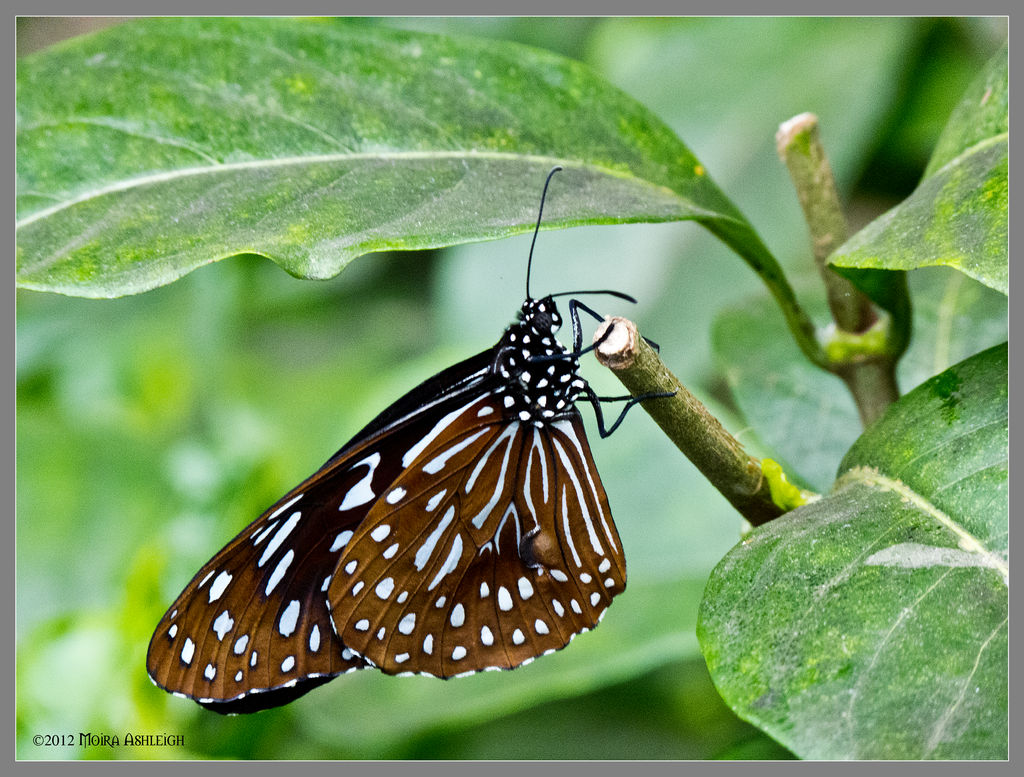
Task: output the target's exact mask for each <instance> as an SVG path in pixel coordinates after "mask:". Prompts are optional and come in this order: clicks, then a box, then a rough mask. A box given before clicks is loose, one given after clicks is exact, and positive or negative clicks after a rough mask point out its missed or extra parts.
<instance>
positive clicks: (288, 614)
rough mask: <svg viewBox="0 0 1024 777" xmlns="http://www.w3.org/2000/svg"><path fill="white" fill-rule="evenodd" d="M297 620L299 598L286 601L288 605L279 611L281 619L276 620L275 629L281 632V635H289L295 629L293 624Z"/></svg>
mask: <svg viewBox="0 0 1024 777" xmlns="http://www.w3.org/2000/svg"><path fill="white" fill-rule="evenodd" d="M298 622H299V600H298V599H292V600H291V601H290V602H288V606H287V607H285V608H284V612H283V613H281V620H279V621H278V622H277V630H278V631H279V632H280V633H281V636H282V637H290V636H291V635H292V633H293V632H294V631H295V626H296V624H297V623H298Z"/></svg>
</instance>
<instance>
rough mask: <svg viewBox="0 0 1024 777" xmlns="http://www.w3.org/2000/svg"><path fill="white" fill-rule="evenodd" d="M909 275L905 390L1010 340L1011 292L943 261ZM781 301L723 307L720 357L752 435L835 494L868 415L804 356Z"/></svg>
mask: <svg viewBox="0 0 1024 777" xmlns="http://www.w3.org/2000/svg"><path fill="white" fill-rule="evenodd" d="M880 272H881V271H880ZM908 281H909V284H910V288H911V291H912V293H913V298H914V305H913V316H914V326H913V328H914V332H915V335H914V339H913V340H912V342H911V343H910V347H909V349H908V350H907V353H906V355H905V356H904V358H903V359H901V360H900V363H899V369H898V376H897V377H898V379H899V384H900V386H901V387H902V388H903V389H904V390H907V389H909V388H910V387H913V386H916V385H917V384H919V383H921V382H922V381H924V380H926V379H927V378H929V377H931V376H932V375H935V374H937V373H939V372H941V371H942V370H944V369H946V368H947V367H949V366H950V365H951V364H953V363H955V362H957V361H960V360H962V359H965V358H967V357H968V356H970V355H971V354H974V353H977V352H978V351H980V350H982V349H984V348H988V347H990V346H992V345H993V344H995V343H999V342H1002V341H1004V340H1006V337H1007V327H1006V314H1007V304H1006V302H1007V301H1006V297H1005V296H1003V295H1002V294H1000V293H998V292H996V291H993V290H991V289H989V288H987V287H985V286H983V285H982V284H980V283H977V282H976V281H972V280H971V279H970V278H967V277H966V276H964V275H962V274H960V273H954V272H950V271H949V270H946V269H941V268H927V269H922V270H920V271H918V272H915V273H911V274H910V275H909V276H908ZM802 297H803V299H804V300H805V301H806V304H807V308H808V311H809V312H810V313H811V314H812V315H814V316H815V318H817V319H818V320H825V319H826V317H827V316H828V311H827V309H826V307H825V303H824V300H822V299H821V298H820V295H819V296H815V295H814V294H813V293H812V291H811V290H808V293H806V294H804V295H802ZM773 308H774V305H773V304H772V302H771V300H769V299H768V298H767V297H766V296H764V295H761V296H759V297H757V298H753V299H748V300H745V301H744V302H743V304H742V305H739V306H737V307H734V308H730V309H726V310H723V311H722V312H721V313H720V314H719V315H718V316H717V317H716V319H715V322H714V326H713V328H712V345H713V348H714V351H715V357H716V360H717V362H718V365H719V367H720V369H721V370H722V372H723V374H724V376H725V379H726V381H728V384H729V388H730V390H731V394H732V397H733V399H734V400H735V402H736V403H737V405H739V408H740V410H741V412H742V414H743V417H744V419H745V420H746V422H747V424H748V429H747V430H746V431H745V432H744V435H749V434H750V432H751V431H752V432H753V433H754V435H756V437H757V439H758V441H759V442H760V443H761V444H762V445H763V446H767V451H766V455H770V456H772V457H773V458H776V459H780V460H781V461H783V462H784V463H785V467H784V469H785V470H786V472H787V474H789V475H790V476H791V477H793V476H795V477H796V478H797V480H798V482H800V483H802V484H804V485H806V486H809V487H811V488H813V489H815V490H817V491H821V492H823V491H827V490H828V489H829V488H830V487H831V485H832V482H833V480H834V479H835V476H836V471H837V468H838V466H839V462H840V460H841V459H842V457H843V455H844V454H845V453H846V451H847V449H848V448H849V447H850V446H851V445H852V444H853V442H854V441H855V440H856V439H857V437H858V436H859V435H860V434H861V431H862V428H861V424H860V419H859V418H858V415H857V409H856V407H855V406H854V404H853V400H852V399H851V397H850V395H849V393H848V392H847V391H845V390H844V389H843V386H842V383H841V382H840V381H839V379H838V378H836V377H835V376H833V375H829V374H826V373H824V372H822V371H821V370H819V369H816V368H815V367H814V366H813V365H811V364H809V363H808V362H807V360H806V359H805V358H803V356H802V355H801V353H800V351H799V350H798V349H797V348H796V346H795V345H794V344H793V343H792V341H791V340H790V338H788V337H786V332H785V329H784V326H783V322H782V320H781V319H780V317H779V316H778V314H776V313H775V312H774V311H773V310H772V309H773ZM743 439H747V438H746V436H744V438H743Z"/></svg>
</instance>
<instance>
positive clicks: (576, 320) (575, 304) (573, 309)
mask: <svg viewBox="0 0 1024 777" xmlns="http://www.w3.org/2000/svg"><path fill="white" fill-rule="evenodd" d="M579 310H583V311H584V312H585V313H589V314H590V315H591V316H593V317H594V318H595V319H597V320H598V321H602V322H603V321H604V316H602V315H601V314H599V313H598V312H597V311H595V310H593V309H592V308H590V307H588V306H587V305H584V304H583V303H582V302H580V301H579V300H578V299H571V300H569V320H570V321H571V322H572V343H573V348H572V350H573V355H574V356H582V355H583V354H585V353H587V352H589V351H592V350H594V349H595V348H596V347H597V346H599V345H600V344H601V343H603V342H604V341H605V339H606V338H607V337H608V335H610V334H611V331H612V329H613V328H614V325H613V326H610V327H608V328H607V329H606V330H605V333H604V334H603V335H602V336H601V339H600V340H598V341H597V342H596V343H594V344H593V345H592V346H590V347H588V348H585V349H583V350H581V349H580V348H581V346H582V345H583V327H582V326H581V325H580V314H579ZM641 337H643V335H641ZM644 342H645V343H647V344H648V345H649V346H651V348H653V349H654V350H655V351H656V352H657V351H660V350H661V346H660V345H658V344H657V343H656V342H654V341H653V340H651V339H649V338H647V337H644Z"/></svg>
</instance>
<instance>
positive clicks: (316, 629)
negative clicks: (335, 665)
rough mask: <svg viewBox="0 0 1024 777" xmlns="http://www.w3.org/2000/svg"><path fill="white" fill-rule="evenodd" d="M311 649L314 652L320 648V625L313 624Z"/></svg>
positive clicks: (310, 640)
mask: <svg viewBox="0 0 1024 777" xmlns="http://www.w3.org/2000/svg"><path fill="white" fill-rule="evenodd" d="M309 649H310V651H312V652H313V653H315V652H316V651H318V650H319V649H320V626H319V625H318V624H316V623H314V624H313V630H312V631H310V632H309Z"/></svg>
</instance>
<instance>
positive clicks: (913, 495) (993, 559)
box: [836, 466, 1010, 586]
mask: <svg viewBox="0 0 1024 777" xmlns="http://www.w3.org/2000/svg"><path fill="white" fill-rule="evenodd" d="M850 483H862V484H864V485H866V486H869V487H872V488H876V489H878V490H880V491H893V492H895V493H897V494H899V495H900V497H902V498H904V499H906V500H908V501H909V502H911V503H912V504H913V505H914V506H915V507H917V508H918V509H920V510H921V511H922V512H924V513H926V514H927V515H929V516H931V517H932V518H934V519H935V520H936V521H937V522H938V523H940V524H942V525H943V526H944V527H946V528H947V529H948V530H949V531H951V532H952V533H953V534H954V535H956V537H957V538H958V541H957V544H958V545H959V546H960V548H962V549H963V550H966V551H968V552H969V553H978V554H980V555H983V556H985V558H986V559H987V561H988V562H989V563H988V564H987V566H989V567H991V568H993V569H995V570H997V571H998V572H999V573H1000V575H1001V576H1002V578H1003V585H1006V586H1008V585H1009V577H1010V570H1009V565H1008V563H1007V562H1006V561H1004V560H1003V558H1002V556H1000V555H999V554H998V553H995V552H993V551H991V550H989V549H988V548H986V547H985V545H984V543H982V541H981V540H979V539H978V538H977V537H975V536H974V535H973V534H971V533H970V532H969V531H967V530H966V529H965V528H963V527H962V526H960V524H958V523H957V522H956V521H955V520H953V518H952V517H951V516H949V515H948V514H947V513H945V512H944V511H943V510H940V509H939V508H938V507H937V506H936V505H934V504H932V502H930V501H929V500H928V499H926V498H925V497H923V496H922V495H921V494H919V493H918V492H917V491H915V490H914V489H912V488H910V487H909V486H908V485H907V484H906V483H904V482H903V481H901V480H898V479H896V478H891V477H888V476H886V475H883V474H882V473H881V472H879V471H878V470H877V469H874V468H873V467H865V466H859V467H853V468H852V469H850V470H849V471H847V472H845V473H844V474H843V475H842V477H840V478H839V479H838V480H837V481H836V489H837V490H838V489H840V488H842V487H844V486H846V485H848V484H850Z"/></svg>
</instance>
